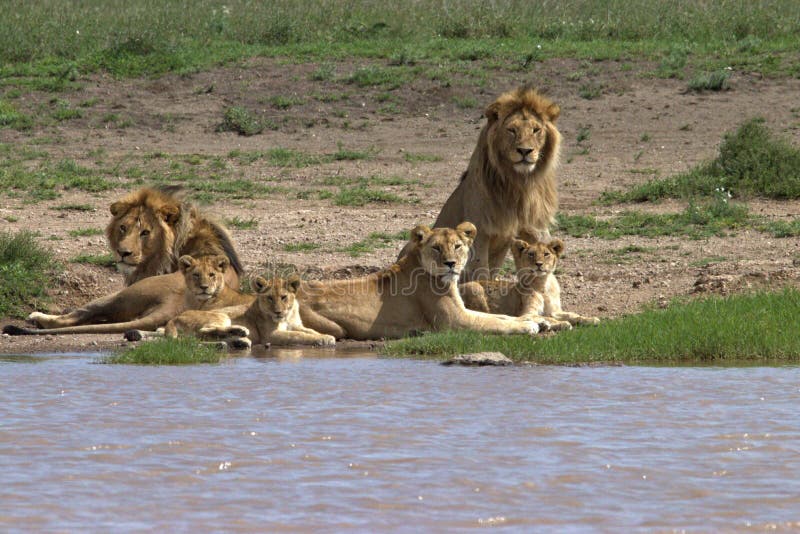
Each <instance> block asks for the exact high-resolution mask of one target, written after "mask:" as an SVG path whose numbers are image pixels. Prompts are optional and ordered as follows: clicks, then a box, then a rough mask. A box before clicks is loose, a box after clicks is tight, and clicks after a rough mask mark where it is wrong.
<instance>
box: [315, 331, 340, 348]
mask: <svg viewBox="0 0 800 534" xmlns="http://www.w3.org/2000/svg"><path fill="white" fill-rule="evenodd" d="M318 344H319V345H320V346H323V347H332V346H334V345H336V338H335V337H333V336H329V335H327V334H325V335H323V336H322V337H321V338H320V340H319V342H318Z"/></svg>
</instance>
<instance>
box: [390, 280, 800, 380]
mask: <svg viewBox="0 0 800 534" xmlns="http://www.w3.org/2000/svg"><path fill="white" fill-rule="evenodd" d="M798 328H800V292H798V291H797V290H796V289H786V290H782V291H778V292H759V293H753V294H746V295H734V296H727V297H717V296H714V297H709V298H702V299H696V300H688V301H680V302H679V301H675V302H673V303H671V304H670V305H669V306H668V307H667V308H666V309H648V310H645V311H643V312H641V313H638V314H635V315H630V316H627V317H622V318H619V319H613V320H608V321H604V322H601V323H600V325H598V326H596V327H578V328H575V329H573V330H569V331H564V332H559V333H558V334H556V335H553V336H546V337H545V336H542V337H539V336H537V337H529V336H497V335H485V334H482V333H479V332H444V333H437V334H427V335H423V336H420V337H412V338H407V339H402V340H399V341H393V342H389V343H387V345H386V347H385V348H384V352H385V354H387V355H391V356H402V357H423V358H446V357H450V356H453V355H456V354H462V353H470V352H482V351H500V352H502V353H503V354H505V355H506V356H508V357H509V358H511V359H512V360H514V361H518V362H523V361H531V362H537V363H543V364H574V363H588V362H622V363H627V364H650V365H674V364H690V365H691V364H709V363H714V364H737V363H745V362H747V363H753V362H758V363H768V364H783V363H795V364H796V363H798V362H800V336H797V335H796V332H797V331H798V330H797V329H798Z"/></svg>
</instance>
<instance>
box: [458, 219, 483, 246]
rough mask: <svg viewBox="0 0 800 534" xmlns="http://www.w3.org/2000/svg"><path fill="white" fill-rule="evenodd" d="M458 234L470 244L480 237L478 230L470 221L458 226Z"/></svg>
mask: <svg viewBox="0 0 800 534" xmlns="http://www.w3.org/2000/svg"><path fill="white" fill-rule="evenodd" d="M456 232H458V233H459V234H461V235H462V236H464V237H465V238H466V239H467V240H469V242H470V243H472V241H473V240H474V239H475V236H476V235H478V229H477V228H475V225H474V224H472V223H471V222H469V221H464V222H462V223H461V224H459V225H458V226H456Z"/></svg>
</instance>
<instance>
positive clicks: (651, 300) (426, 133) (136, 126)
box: [0, 59, 800, 353]
mask: <svg viewBox="0 0 800 534" xmlns="http://www.w3.org/2000/svg"><path fill="white" fill-rule="evenodd" d="M359 66H363V65H362V64H345V63H339V64H337V65H336V76H335V78H334V79H333V80H329V81H313V80H312V79H311V73H312V72H314V71H315V70H316V69H317V67H318V65H314V64H305V65H291V64H285V63H283V62H281V61H277V60H272V59H257V60H252V61H249V62H246V63H245V64H243V65H240V66H237V67H226V68H219V69H216V70H213V71H210V72H205V73H200V74H195V75H191V76H184V77H179V76H167V77H163V78H160V79H157V80H123V81H119V80H114V79H112V78H110V77H107V76H98V77H93V78H91V79H87V80H82V81H83V82H84V88H83V89H82V90H80V91H77V92H75V93H67V94H65V95H59V98H63V99H66V100H69V101H70V102H71V103H72V104H73V105H74V106H77V104H78V103H79V102H85V101H87V100H90V101H92V102H95V103H94V105H93V107H91V109H89V110H88V112H87V113H86V114H85V115H84V117H83V118H81V119H75V120H71V121H64V122H60V123H56V124H54V125H50V126H45V127H39V128H36V129H34V131H33V132H28V133H19V132H15V131H12V130H8V129H4V130H0V142H6V143H15V144H29V143H32V142H35V140H36V139H41V138H50V139H51V140H53V139H54V140H55V141H52V142H49V143H48V142H44V143H39V144H37V145H36V146H35V148H36V149H37V150H45V151H48V152H49V153H50V154H51V159H52V160H53V161H58V160H59V159H64V158H69V159H73V160H75V161H76V162H77V163H78V164H80V165H85V166H88V167H90V168H91V167H93V166H94V165H95V160H96V159H97V157H95V156H92V155H90V153H92V151H96V150H97V149H102V150H103V152H102V159H103V161H104V163H103V166H104V167H105V168H107V167H111V166H113V164H115V163H122V165H120V168H121V169H126V168H128V167H129V166H135V165H137V164H139V163H141V162H142V161H143V160H144V158H143V155H145V154H152V153H156V152H161V153H165V154H167V155H168V156H172V155H175V154H182V155H191V154H200V155H204V156H221V157H223V158H225V160H226V161H228V165H229V166H231V167H233V168H234V170H235V172H234V173H233V174H232V175H231V176H232V177H233V178H245V179H248V180H256V181H259V182H264V183H269V184H272V185H276V186H279V187H282V188H284V189H285V191H284V192H277V193H274V194H271V195H269V196H267V197H266V198H255V199H244V200H243V199H227V198H225V197H224V196H222V195H218V197H217V200H215V201H214V203H213V204H211V205H210V206H208V207H207V208H206V209H207V210H208V211H210V212H211V213H212V214H215V215H216V216H217V217H218V218H220V219H223V218H224V219H230V218H233V217H237V216H238V217H239V218H240V219H244V220H249V219H255V220H256V221H257V223H258V224H257V226H256V227H255V228H253V229H246V230H242V229H236V228H232V234H233V236H234V238H235V240H236V242H237V244H238V249H239V252H240V255H241V257H242V260H243V261H244V264H245V266H246V268H247V269H248V270H250V271H259V270H261V269H263V268H264V267H265V265H267V264H269V263H288V264H294V265H296V266H297V267H299V268H300V269H301V270H302V269H306V268H310V267H312V268H315V270H314V274H316V275H319V276H332V275H336V276H347V275H349V274H360V273H363V272H365V271H368V270H369V268H372V267H379V266H384V265H387V264H389V263H391V261H393V259H394V258H395V256H396V254H397V251H398V250H399V249H400V248H401V247H402V245H403V243H402V242H401V241H393V242H391V243H390V245H389V246H387V247H386V248H378V249H375V250H374V251H372V252H368V253H366V254H363V255H361V256H360V257H357V258H353V257H351V256H350V255H349V254H348V253H347V252H342V251H341V250H340V249H342V248H343V247H346V246H348V245H352V244H353V243H355V242H358V241H361V240H363V239H365V238H367V236H368V235H369V234H370V233H372V232H385V233H388V234H396V233H398V232H400V231H402V230H407V229H410V228H411V227H413V226H414V225H416V224H418V223H428V224H430V223H432V222H433V219H434V218H435V216H436V215H437V213H438V210H439V208H440V207H441V205H442V204H443V202H444V200H445V199H446V198H447V196H448V195H449V194H450V192H451V191H452V190H453V188H454V187H455V186H456V184H457V182H458V179H459V176H460V174H461V172H462V171H463V170H464V169H465V168H466V165H467V162H468V160H469V157H470V154H471V152H472V149H473V147H474V143H475V141H476V139H477V134H478V131H479V129H480V128H481V126H482V125H483V118H482V109H483V107H484V106H485V105H486V104H488V103H489V102H491V101H492V100H493V99H494V98H495V97H496V96H497V95H498V94H500V93H501V92H503V91H506V90H508V89H510V88H513V87H515V86H517V85H520V84H523V83H533V84H534V85H536V86H538V87H539V88H541V89H543V90H544V91H545V92H546V93H547V94H548V95H550V96H551V97H552V98H553V99H554V100H555V101H557V102H558V103H559V104H560V105H561V107H562V115H561V118H560V120H559V122H558V126H559V128H560V130H561V132H562V134H563V137H564V146H563V151H562V165H561V167H560V171H559V173H558V176H559V187H560V196H561V210H562V212H564V213H566V214H570V215H576V214H586V215H589V214H593V215H596V216H598V217H602V216H610V215H614V214H617V213H619V212H621V211H625V210H630V209H636V210H654V211H659V212H677V211H681V210H682V209H683V208H684V205H683V204H682V203H681V202H675V201H667V202H663V203H660V204H653V205H650V204H647V205H636V206H627V205H615V206H600V205H597V204H596V202H595V201H596V200H597V199H598V197H599V195H600V194H601V193H602V192H603V191H606V190H613V189H620V188H624V187H626V186H629V185H631V184H635V183H640V182H643V181H645V180H647V179H648V178H650V177H653V176H662V177H663V176H669V175H671V174H674V173H677V172H680V171H684V170H686V169H689V168H690V167H692V166H694V165H695V164H697V163H699V162H702V161H704V160H708V159H711V158H713V157H714V156H715V155H716V151H717V148H718V146H719V143H720V141H721V139H722V136H723V134H724V133H725V132H727V131H731V130H732V129H734V128H735V127H736V126H738V125H739V124H741V123H742V122H743V121H744V120H746V119H748V118H750V117H753V116H762V117H764V118H765V119H767V124H768V125H769V126H770V127H771V128H772V129H773V130H775V131H777V132H781V133H782V134H783V135H785V136H787V137H789V138H790V139H792V140H793V142H794V143H795V144H797V143H798V142H800V115H799V114H798V102H799V101H798V95H800V80H793V79H781V80H769V79H762V78H761V77H760V76H758V75H757V74H750V73H734V75H733V76H732V78H731V82H732V83H731V85H732V89H731V90H729V91H725V92H721V93H700V94H698V93H688V92H686V91H685V87H686V82H685V81H680V80H663V79H654V78H651V77H647V76H643V75H642V74H643V73H645V72H647V71H649V70H651V69H652V65H647V64H635V65H634V66H633V68H632V69H631V68H630V64H628V65H627V66H622V65H621V64H620V63H616V62H607V63H593V64H590V65H588V66H587V64H585V63H579V62H577V61H550V62H547V63H544V64H539V65H537V66H536V68H534V69H533V70H532V71H528V72H513V71H510V70H495V71H492V72H491V73H492V75H491V76H490V77H489V79H480V80H476V79H473V78H470V77H468V76H462V77H458V76H454V77H453V79H452V83H451V84H450V85H448V84H443V83H442V82H440V81H435V80H428V79H423V78H420V79H419V80H417V81H414V82H412V83H410V84H406V85H404V86H403V87H401V88H399V89H395V90H391V91H387V90H386V89H381V88H371V87H368V88H359V87H357V86H355V85H351V84H347V83H345V82H343V81H341V80H340V79H341V78H343V77H345V76H346V75H347V74H349V73H350V72H352V71H353V70H354V69H355V68H357V67H359ZM582 70H588V71H590V73H591V80H592V82H593V83H595V84H600V85H602V86H603V88H604V90H603V93H602V94H601V95H600V96H598V97H597V98H595V99H591V100H587V99H584V98H581V97H580V96H579V89H580V87H581V86H582V85H584V84H585V83H586V79H581V78H580V77H578V76H575V75H574V73H576V72H580V71H582ZM576 78H577V79H576ZM337 79H338V80H339V81H337ZM330 95H342V98H341V99H338V100H336V101H333V102H331V101H329V100H330V98H326V96H330ZM273 97H289V98H291V99H293V100H292V103H293V105H291V107H289V108H288V109H280V108H279V107H278V106H276V105H275V100H274V98H273ZM50 98H52V95H46V94H25V95H23V96H22V98H20V99H19V100H18V101H17V105H18V106H21V107H24V108H27V109H36V107H37V106H41V105H43V104H44V103H46V102H47V101H48V100H49V99H50ZM465 103H466V104H465ZM471 104H473V105H471ZM233 105H237V106H244V107H246V108H248V109H250V110H255V111H257V112H258V114H259V116H260V117H262V118H266V119H269V120H270V121H272V122H273V123H274V124H275V125H277V129H274V130H273V129H267V130H265V131H264V132H263V133H261V134H259V135H255V136H252V137H244V136H240V135H237V134H235V133H230V132H223V133H220V132H217V131H215V130H216V127H217V125H218V124H219V123H220V122H221V118H222V114H223V111H224V109H225V108H227V107H229V106H233ZM110 113H114V114H118V115H119V116H122V117H125V118H127V119H129V124H128V125H126V126H125V127H114V126H113V125H111V127H106V125H105V124H104V123H103V121H101V120H99V117H102V116H104V115H107V114H110ZM586 129H588V132H589V138H588V139H587V140H583V141H582V142H580V143H579V142H578V133H579V131H581V130H584V131H585V130H586ZM276 147H283V148H291V149H294V150H298V151H302V152H303V153H307V154H318V155H322V154H331V153H334V152H336V151H337V150H338V149H339V147H341V148H342V149H346V150H354V151H370V152H371V153H372V154H373V156H372V157H371V158H369V159H366V160H358V161H336V162H333V163H325V164H321V165H311V166H306V167H301V168H294V167H287V168H278V167H275V166H274V165H270V164H269V163H268V162H267V161H266V160H265V159H259V160H257V161H255V162H253V163H251V164H240V163H238V162H237V161H235V160H234V158H228V154H229V153H230V152H231V151H233V150H240V151H242V152H249V151H259V150H262V151H263V150H267V149H271V148H276ZM587 147H588V150H587ZM406 154H409V155H410V156H409V157H408V159H407V156H406ZM420 155H422V156H425V158H423V159H425V161H419V159H420V158H418V157H415V156H420ZM431 159H435V161H429V160H431ZM409 160H411V161H409ZM372 176H378V177H384V178H387V177H397V178H401V179H403V180H405V181H406V182H408V181H412V183H411V184H408V183H406V184H405V185H400V186H372V187H373V188H379V189H383V190H385V191H390V192H393V193H394V194H396V195H398V196H400V197H402V198H404V199H406V200H407V202H403V203H397V202H391V203H372V204H369V205H367V206H364V207H339V206H335V205H334V204H333V203H332V201H331V200H329V199H324V200H320V199H318V196H317V195H315V194H313V193H312V194H311V195H308V196H309V197H310V199H306V200H300V199H298V198H297V193H298V192H299V191H312V192H313V191H319V190H326V189H327V190H331V191H336V190H337V188H335V187H334V188H326V187H322V186H320V185H319V184H320V182H321V181H322V180H324V179H325V178H330V177H352V178H357V177H372ZM119 183H120V187H119V188H117V189H115V190H112V191H108V192H105V193H102V194H97V195H94V194H87V193H82V192H76V191H65V192H64V193H63V195H62V197H61V198H58V199H56V200H53V201H46V202H39V203H37V204H34V205H32V204H27V203H25V202H24V201H23V200H22V199H20V198H10V197H9V195H7V194H5V193H4V194H3V196H2V200H0V231H11V232H16V231H18V230H21V229H29V230H37V231H39V232H40V233H41V239H42V242H43V243H44V244H46V246H48V247H50V248H52V250H53V251H54V252H55V255H56V257H57V258H58V259H59V260H61V261H62V262H63V263H64V265H65V266H66V267H65V269H66V270H65V271H64V272H63V273H62V274H60V275H59V277H58V283H57V285H56V289H55V290H54V291H53V293H52V305H51V310H52V311H59V310H63V309H65V308H69V307H73V306H75V305H78V304H80V303H83V302H85V301H87V300H89V299H93V298H96V297H98V296H101V295H104V294H107V293H109V292H112V291H115V290H117V289H119V288H121V287H122V277H121V275H119V274H117V273H115V272H113V271H112V270H110V269H107V268H103V267H95V266H91V265H84V264H75V263H69V259H70V258H73V257H74V256H76V255H78V254H80V253H90V254H103V253H105V252H106V245H105V240H104V237H103V236H92V237H70V236H69V235H68V232H69V231H70V230H74V229H78V228H104V227H105V225H106V223H107V221H108V217H109V213H108V211H107V209H108V205H109V204H110V202H112V201H113V200H115V199H116V198H118V197H120V196H122V195H123V194H124V193H126V192H127V191H128V190H130V189H133V188H135V187H138V185H137V184H135V183H134V182H133V181H131V180H130V179H124V178H123V177H122V176H121V177H120V178H119ZM301 196H303V195H301ZM63 204H91V205H92V206H94V207H95V208H96V209H95V210H94V211H88V212H86V211H54V210H53V209H52V208H53V207H55V206H59V205H63ZM748 205H749V206H750V208H751V211H752V212H753V213H756V214H759V215H763V216H767V217H771V218H774V219H784V218H793V217H795V216H797V214H798V212H800V209H798V208H800V205H799V203H798V202H796V201H790V202H784V201H781V202H777V201H764V200H750V201H748ZM9 219H11V220H13V221H14V222H9ZM555 235H560V236H561V237H563V238H564V239H565V242H566V245H567V256H566V257H565V258H564V259H563V260H562V262H561V274H560V281H561V284H562V287H563V301H564V306H565V308H566V309H568V310H572V311H576V312H579V313H583V314H587V315H598V316H600V317H601V318H613V317H618V316H620V315H624V314H630V313H635V312H637V311H639V310H641V309H642V307H643V306H645V305H651V304H655V305H659V304H662V305H663V304H665V303H666V302H668V301H669V300H670V299H671V298H673V297H676V296H685V295H695V294H708V293H709V292H714V293H722V294H726V293H729V292H737V291H745V290H748V289H750V288H760V287H773V288H774V287H780V286H783V285H787V284H791V285H798V280H800V267H799V266H798V260H797V259H798V258H800V248H799V247H800V241H799V240H798V239H796V238H787V239H775V238H771V237H769V236H767V235H765V234H762V233H759V232H755V231H743V232H740V233H738V234H736V235H731V236H730V237H725V238H712V239H707V240H688V239H685V238H680V237H664V238H657V239H650V238H643V237H638V236H631V237H623V238H621V239H617V240H604V239H598V238H571V237H569V236H564V235H563V234H561V233H559V231H558V230H556V231H555ZM53 236H55V237H56V238H60V239H58V240H54V238H53ZM297 243H313V244H317V245H319V248H318V249H317V250H314V251H312V252H286V251H285V250H284V248H285V247H286V245H287V244H297ZM628 246H638V247H643V249H642V251H641V252H638V253H631V254H619V253H617V254H613V251H620V250H621V249H623V248H624V247H628ZM319 268H322V270H321V271H320V270H319ZM343 268H346V269H343ZM9 322H14V323H16V324H21V323H22V322H21V321H19V320H12V319H3V320H0V323H2V324H6V323H9ZM743 327H746V325H743ZM120 338H121V336H119V335H108V336H60V337H58V338H56V337H53V336H48V337H16V338H14V337H8V336H3V337H2V339H0V353H38V352H72V351H79V352H86V351H100V350H107V349H110V348H114V347H118V346H120V345H122V344H123V342H122V341H121V339H120Z"/></svg>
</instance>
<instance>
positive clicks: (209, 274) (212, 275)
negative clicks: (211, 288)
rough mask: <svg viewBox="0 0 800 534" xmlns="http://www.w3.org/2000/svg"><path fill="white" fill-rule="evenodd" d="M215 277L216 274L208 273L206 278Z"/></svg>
mask: <svg viewBox="0 0 800 534" xmlns="http://www.w3.org/2000/svg"><path fill="white" fill-rule="evenodd" d="M215 276H217V275H216V274H214V273H208V277H209V278H214V277H215Z"/></svg>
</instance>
